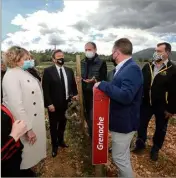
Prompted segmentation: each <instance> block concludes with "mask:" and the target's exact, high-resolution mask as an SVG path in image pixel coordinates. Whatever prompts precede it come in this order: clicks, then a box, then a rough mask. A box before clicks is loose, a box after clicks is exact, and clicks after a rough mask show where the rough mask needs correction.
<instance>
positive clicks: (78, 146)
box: [35, 119, 176, 177]
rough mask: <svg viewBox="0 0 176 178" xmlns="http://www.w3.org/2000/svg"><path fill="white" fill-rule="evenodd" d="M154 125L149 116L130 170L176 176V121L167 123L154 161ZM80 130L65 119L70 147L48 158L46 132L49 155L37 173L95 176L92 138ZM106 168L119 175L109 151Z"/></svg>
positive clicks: (111, 174) (139, 174)
mask: <svg viewBox="0 0 176 178" xmlns="http://www.w3.org/2000/svg"><path fill="white" fill-rule="evenodd" d="M154 125H155V124H154V119H152V120H151V122H150V124H149V129H148V141H147V148H146V150H144V152H143V153H142V154H140V155H135V154H133V153H132V154H131V161H132V166H133V170H134V172H135V174H136V177H176V122H175V121H172V122H171V123H170V124H169V126H168V131H167V135H166V139H165V142H164V146H163V148H162V150H161V151H160V155H159V160H158V161H157V162H153V161H151V160H150V158H149V153H150V148H151V145H152V135H153V133H154ZM81 129H82V128H81V124H80V122H79V121H77V120H71V121H68V123H67V130H66V134H65V135H66V142H67V143H68V144H69V148H66V149H61V148H59V149H58V155H57V157H55V158H52V157H51V144H50V139H49V138H50V137H49V133H48V156H47V158H46V159H45V160H44V161H42V162H41V163H40V164H39V165H37V166H36V168H35V170H36V172H37V174H38V176H40V177H95V170H94V166H92V164H91V141H90V139H89V138H88V137H87V136H85V135H84V134H83V132H82V131H81ZM106 168H107V169H106V170H107V171H106V176H108V177H115V176H117V175H118V171H117V168H116V167H115V166H114V164H113V163H112V159H111V154H109V163H108V165H107V166H106Z"/></svg>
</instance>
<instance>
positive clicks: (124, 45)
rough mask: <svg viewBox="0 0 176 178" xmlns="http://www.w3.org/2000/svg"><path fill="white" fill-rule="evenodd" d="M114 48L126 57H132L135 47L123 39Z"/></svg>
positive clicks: (116, 42)
mask: <svg viewBox="0 0 176 178" xmlns="http://www.w3.org/2000/svg"><path fill="white" fill-rule="evenodd" d="M114 48H115V49H117V48H118V49H119V51H120V52H121V53H122V54H124V55H132V52H133V45H132V43H131V41H130V40H129V39H127V38H121V39H119V40H117V41H115V43H114Z"/></svg>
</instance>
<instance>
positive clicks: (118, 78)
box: [95, 38, 143, 177]
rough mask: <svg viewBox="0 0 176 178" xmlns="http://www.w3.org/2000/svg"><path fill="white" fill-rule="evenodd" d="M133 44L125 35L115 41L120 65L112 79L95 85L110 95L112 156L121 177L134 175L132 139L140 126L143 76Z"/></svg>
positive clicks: (114, 52)
mask: <svg viewBox="0 0 176 178" xmlns="http://www.w3.org/2000/svg"><path fill="white" fill-rule="evenodd" d="M132 49H133V47H132V43H131V42H130V41H129V40H128V39H126V38H122V39H119V40H117V41H116V42H115V44H114V47H113V59H114V60H115V61H116V63H117V64H118V65H117V66H116V72H115V74H114V78H113V80H112V81H111V82H105V81H102V82H98V83H96V84H95V87H98V88H99V89H100V90H101V91H103V92H105V93H106V94H107V95H108V96H109V97H110V99H111V100H110V121H109V127H110V128H109V129H110V131H111V135H112V158H113V160H114V162H115V164H116V165H117V166H118V167H119V169H120V177H133V171H132V167H131V162H130V149H129V148H130V142H131V140H132V138H133V135H134V133H135V131H136V130H137V129H138V126H139V113H140V104H141V98H142V90H143V89H142V88H143V87H142V86H143V76H142V72H141V70H140V68H139V66H138V65H137V64H136V62H135V61H134V60H133V59H132V57H131V55H132Z"/></svg>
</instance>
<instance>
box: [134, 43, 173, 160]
mask: <svg viewBox="0 0 176 178" xmlns="http://www.w3.org/2000/svg"><path fill="white" fill-rule="evenodd" d="M170 54H171V45H170V44H169V43H159V44H158V45H157V47H156V51H155V53H154V55H153V59H154V61H153V62H151V63H149V64H146V65H145V66H144V67H143V69H142V72H143V76H144V93H143V102H142V105H141V119H140V128H139V130H138V138H137V141H136V148H135V149H134V152H135V153H138V152H139V151H141V150H143V149H144V148H145V142H146V139H147V127H148V123H149V121H150V119H151V116H152V115H153V114H154V115H155V123H156V129H155V134H154V137H153V147H152V149H151V153H150V157H151V159H152V160H153V161H156V160H158V152H159V150H160V149H161V147H162V145H163V142H164V138H165V135H166V130H167V124H168V120H169V118H171V117H172V116H173V115H175V114H176V66H175V65H174V64H173V63H172V62H171V61H170V60H169V56H170Z"/></svg>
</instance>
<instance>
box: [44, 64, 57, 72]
mask: <svg viewBox="0 0 176 178" xmlns="http://www.w3.org/2000/svg"><path fill="white" fill-rule="evenodd" d="M54 67H55V65H51V66H49V67H46V68H44V71H50V70H52V69H53V68H54Z"/></svg>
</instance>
